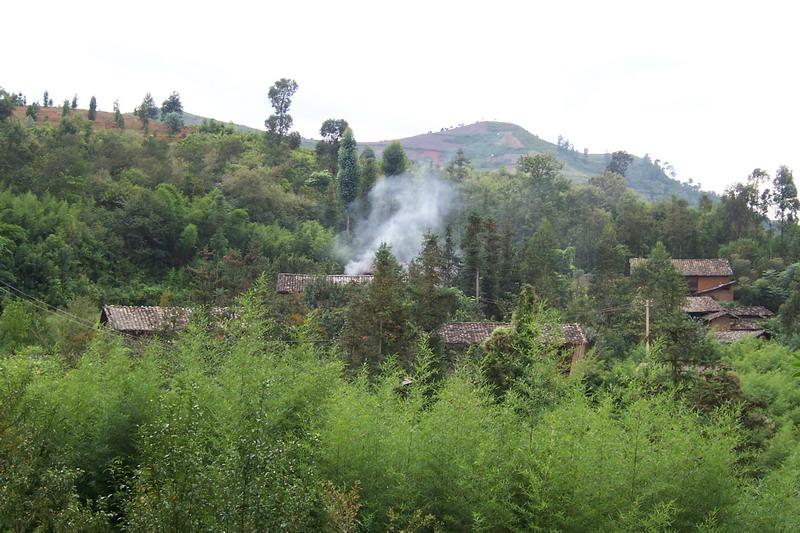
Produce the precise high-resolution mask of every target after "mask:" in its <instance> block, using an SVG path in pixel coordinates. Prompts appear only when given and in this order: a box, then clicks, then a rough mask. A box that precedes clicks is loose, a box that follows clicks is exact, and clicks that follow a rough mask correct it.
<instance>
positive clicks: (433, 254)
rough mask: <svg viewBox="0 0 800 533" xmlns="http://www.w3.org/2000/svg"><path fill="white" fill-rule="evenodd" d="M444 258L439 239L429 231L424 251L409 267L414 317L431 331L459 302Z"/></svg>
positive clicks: (439, 324)
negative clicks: (448, 282) (448, 284)
mask: <svg viewBox="0 0 800 533" xmlns="http://www.w3.org/2000/svg"><path fill="white" fill-rule="evenodd" d="M443 271H444V257H443V255H442V251H441V250H440V249H439V238H438V237H437V236H436V235H435V234H433V233H429V234H427V235H425V237H424V239H423V242H422V250H421V252H420V254H419V257H417V258H416V259H415V260H414V261H412V262H411V264H410V265H409V266H408V285H409V289H410V292H411V301H412V302H413V304H412V308H411V316H412V317H413V319H414V321H415V322H416V323H417V324H418V325H419V326H420V327H421V328H422V329H423V330H424V331H427V332H433V331H435V330H437V329H438V328H439V327H441V326H442V324H444V323H445V322H446V321H447V317H448V316H449V314H450V313H451V312H452V311H453V310H454V309H455V306H456V304H457V300H456V296H455V293H454V292H453V291H452V290H450V289H447V288H445V287H444V286H443V285H444V279H443Z"/></svg>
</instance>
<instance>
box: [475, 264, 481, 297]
mask: <svg viewBox="0 0 800 533" xmlns="http://www.w3.org/2000/svg"><path fill="white" fill-rule="evenodd" d="M480 299H481V270H480V269H479V268H476V269H475V303H476V304H478V303H480Z"/></svg>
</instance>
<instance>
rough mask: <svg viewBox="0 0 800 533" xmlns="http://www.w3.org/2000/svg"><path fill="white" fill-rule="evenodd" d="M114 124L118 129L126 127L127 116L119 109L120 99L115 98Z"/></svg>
mask: <svg viewBox="0 0 800 533" xmlns="http://www.w3.org/2000/svg"><path fill="white" fill-rule="evenodd" d="M114 125H115V126H116V127H117V128H118V129H123V128H124V127H125V118H124V117H123V116H122V113H121V112H120V110H119V100H114Z"/></svg>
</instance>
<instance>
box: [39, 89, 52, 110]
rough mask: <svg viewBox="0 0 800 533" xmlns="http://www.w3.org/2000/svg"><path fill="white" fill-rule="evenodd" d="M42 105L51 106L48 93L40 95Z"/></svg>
mask: <svg viewBox="0 0 800 533" xmlns="http://www.w3.org/2000/svg"><path fill="white" fill-rule="evenodd" d="M42 105H43V106H44V107H50V106H52V105H53V104H52V101H51V100H50V93H48V92H47V91H45V92H44V94H43V95H42Z"/></svg>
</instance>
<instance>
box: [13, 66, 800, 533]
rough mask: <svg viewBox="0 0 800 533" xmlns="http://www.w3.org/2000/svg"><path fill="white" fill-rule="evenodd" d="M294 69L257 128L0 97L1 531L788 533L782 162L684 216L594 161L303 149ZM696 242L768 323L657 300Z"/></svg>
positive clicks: (791, 466) (793, 429)
mask: <svg viewBox="0 0 800 533" xmlns="http://www.w3.org/2000/svg"><path fill="white" fill-rule="evenodd" d="M297 89H298V85H297V83H296V82H294V81H293V80H289V79H281V80H279V81H277V82H276V83H275V84H274V85H273V86H272V87H271V88H270V90H269V93H268V95H269V103H270V104H271V105H272V112H271V114H269V115H268V117H267V118H266V121H265V125H266V128H267V131H266V132H248V131H237V130H236V129H235V128H234V127H233V126H231V125H229V124H222V123H219V122H216V121H210V120H207V121H203V122H201V124H200V125H199V126H193V125H188V126H187V125H186V123H187V122H186V119H185V117H186V115H185V114H184V113H183V111H182V105H181V102H180V99H179V95H178V94H177V93H172V95H170V97H169V98H168V99H167V100H165V101H164V104H163V105H162V107H161V109H158V107H157V106H156V105H155V103H154V101H153V98H152V96H150V95H149V94H148V95H147V96H146V97H145V98H144V99H143V102H142V104H141V105H140V106H138V107H137V110H136V113H135V114H134V115H127V114H126V115H123V116H122V118H123V120H120V115H122V114H121V113H120V114H119V115H117V114H115V116H114V117H113V118H112V122H111V124H109V123H108V121H107V117H105V116H104V115H101V114H100V113H99V112H98V113H92V114H90V113H89V112H87V113H86V114H85V115H84V113H83V112H81V111H80V110H79V109H77V103H76V105H75V106H72V107H74V109H73V108H72V107H71V106H70V105H69V101H67V102H65V104H64V106H62V108H60V109H58V110H54V108H51V107H45V108H41V109H39V110H38V112H37V110H36V109H35V108H29V109H30V111H28V110H27V109H26V110H25V111H21V109H22V107H21V106H19V105H17V104H18V103H20V101H23V100H24V97H22V96H12V95H9V94H8V93H6V92H5V91H2V90H0V406H2V409H0V530H2V531H21V532H29V531H30V532H35V531H97V532H100V531H103V532H104V531H240V532H245V531H275V530H286V531H297V532H300V531H351V532H352V531H408V532H411V531H418V532H427V531H576V532H577V531H587V530H600V531H627V532H638V531H643V530H644V531H654V532H656V531H657V532H665V533H666V532H671V531H680V532H696V531H703V532H739V531H764V532H771V531H776V532H778V531H796V530H798V529H800V522H798V520H800V518H799V517H800V496H798V491H797V487H798V485H799V484H800V429H798V428H800V395H799V394H798V390H800V388H798V385H800V383H798V379H800V377H799V374H800V351H798V350H800V225H798V214H799V213H800V201H798V198H797V189H796V187H795V185H794V179H793V175H792V172H791V170H790V169H788V168H787V167H780V168H779V169H777V171H776V172H775V173H774V174H769V173H767V172H766V171H764V170H761V169H755V170H753V171H751V172H749V174H747V173H745V175H744V176H743V180H742V181H740V182H737V183H735V184H734V185H732V186H731V187H730V188H729V189H728V190H727V191H726V192H725V193H724V194H723V195H722V196H721V197H719V198H718V199H715V198H711V197H709V196H706V195H702V196H701V197H700V200H699V201H698V202H697V203H696V204H693V203H690V202H688V201H686V200H685V199H683V198H679V197H675V196H672V197H670V198H667V199H663V200H657V201H649V200H647V199H646V198H643V197H642V196H641V195H640V194H637V193H635V192H633V191H632V190H630V188H629V187H628V183H629V180H628V179H627V178H626V176H627V174H628V173H629V172H630V171H631V169H632V168H633V166H634V165H635V161H634V160H633V159H632V158H631V157H630V156H629V155H628V154H626V153H624V152H615V153H614V154H612V155H611V157H610V158H609V161H608V163H607V164H606V165H605V166H603V167H602V168H600V169H599V171H598V172H597V173H595V174H592V175H591V176H590V177H589V178H588V179H587V180H586V181H585V182H575V181H573V180H571V179H569V178H568V177H567V176H566V175H565V166H564V165H563V164H562V163H561V161H560V160H559V159H558V158H556V157H555V156H554V155H553V154H550V153H537V154H534V155H521V156H520V157H519V158H518V159H517V160H516V162H515V168H514V169H513V172H511V171H508V170H506V169H504V168H500V169H488V170H487V169H481V168H477V167H476V165H475V164H474V163H473V162H472V161H471V159H470V157H468V155H467V153H466V151H461V152H458V151H457V152H456V153H455V155H454V156H453V157H452V158H451V159H450V160H448V161H443V168H441V169H437V168H435V167H434V168H433V169H431V166H430V165H428V164H424V163H420V162H414V161H413V160H412V159H410V158H409V157H408V155H407V153H406V151H405V150H404V148H403V146H402V145H401V144H400V143H390V144H388V145H386V147H385V148H384V149H383V151H382V152H381V154H380V156H378V155H376V153H375V152H374V151H373V150H372V149H370V148H369V147H365V148H363V149H362V150H359V149H358V144H357V141H356V137H355V132H354V129H353V128H351V127H350V125H349V124H347V122H346V121H344V120H343V119H329V120H327V121H325V123H323V125H322V127H321V135H323V140H322V141H320V142H318V143H317V144H316V145H314V146H313V148H312V147H308V146H304V145H303V143H302V139H301V138H300V136H299V135H298V134H297V133H296V132H293V130H292V118H291V115H290V114H289V110H290V105H291V98H292V95H293V94H294V92H295V91H296V90H297ZM73 101H75V100H73ZM54 112H55V113H57V117H54V116H52V114H53V113H54ZM265 114H267V112H265ZM160 117H164V120H163V121H162V120H160ZM137 122H138V123H139V125H140V126H141V127H136V123H137ZM481 135H483V134H481ZM515 138H516V137H515ZM505 142H507V143H513V141H511V140H507V141H505ZM515 149H518V148H515ZM587 172H588V171H587ZM409 250H410V252H409ZM633 257H646V258H647V261H644V262H642V263H641V265H642V266H641V267H640V268H636V269H634V270H633V271H630V269H629V268H628V264H629V263H628V260H629V259H631V258H633ZM718 257H719V258H724V259H727V260H728V261H729V263H730V265H731V266H732V268H733V271H734V277H735V279H736V285H735V290H736V298H737V300H738V302H736V303H738V304H744V305H751V306H764V307H766V308H768V309H769V310H770V311H772V312H773V313H774V315H771V316H770V318H768V319H765V320H764V321H763V322H760V323H759V327H760V328H762V329H763V330H764V332H765V335H766V336H767V337H769V338H768V339H750V340H747V341H744V342H736V343H731V344H721V343H720V342H717V340H716V338H717V337H716V336H715V335H714V332H713V331H711V330H709V328H708V327H707V325H706V323H705V322H703V321H701V320H696V319H693V318H691V317H690V316H689V315H687V313H686V312H685V311H684V305H685V302H686V300H685V298H686V296H687V294H688V285H687V281H686V279H685V278H684V276H683V275H682V274H681V273H680V272H679V271H678V270H677V269H676V267H675V265H674V263H673V261H672V260H671V259H672V258H718ZM353 264H356V265H357V266H359V268H360V270H358V272H359V273H364V272H365V271H369V272H370V273H371V274H372V278H370V279H371V281H370V282H369V283H364V284H349V285H341V284H337V283H334V282H332V281H329V280H327V278H324V277H323V278H316V279H312V280H309V281H308V283H307V284H306V286H305V287H304V290H303V291H302V292H296V293H288V294H280V293H278V291H277V290H276V289H277V288H276V280H277V279H278V274H279V273H302V274H322V273H328V274H341V273H342V272H343V270H344V269H345V267H346V265H353ZM336 279H341V278H339V277H337V278H336ZM723 304H724V305H728V304H725V303H724V302H723V303H721V304H720V305H723ZM107 305H132V306H160V307H162V308H170V309H161V310H156V311H163V312H164V316H166V317H168V318H169V320H164V321H161V322H159V321H158V320H153V321H152V323H151V322H150V321H148V320H142V322H141V323H137V324H134V325H133V327H131V328H130V329H126V328H125V327H123V326H121V325H119V324H114V323H111V322H109V323H106V324H103V323H101V318H100V317H101V309H102V308H103V306H107ZM178 306H180V307H184V308H190V309H191V311H192V312H191V319H190V320H188V322H187V323H184V322H182V321H180V320H178V318H179V316H187V315H186V314H184V315H179V313H188V311H187V310H186V309H174V307H178ZM153 311H154V310H152V309H149V310H145V312H146V313H151V312H153ZM765 314H766V315H769V314H770V313H769V312H767V313H765ZM106 316H107V315H106ZM145 316H153V315H145ZM131 322H133V320H132V321H131ZM453 322H492V323H502V326H500V327H497V328H494V327H492V328H491V329H492V332H491V334H490V335H489V336H488V337H487V338H485V339H483V340H482V341H481V342H479V343H478V342H476V343H474V344H472V345H469V346H458V345H457V344H458V343H450V344H447V343H446V340H447V339H446V337H445V336H444V335H443V334H442V328H443V326H444V325H446V324H451V323H453ZM564 324H571V325H573V326H572V327H574V328H576V329H577V326H574V324H579V325H580V326H581V327H580V329H581V331H583V332H585V337H584V338H583V339H582V340H581V344H580V346H581V349H583V348H587V346H588V347H589V349H588V352H587V353H586V354H585V355H582V356H581V355H580V354H582V353H583V352H578V351H577V350H576V349H575V345H574V344H572V345H571V344H570V343H569V342H568V339H567V336H566V334H563V332H564V328H563V327H562V326H563V325H564ZM487 334H488V333H487ZM584 341H585V342H584ZM589 345H590V346H589Z"/></svg>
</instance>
